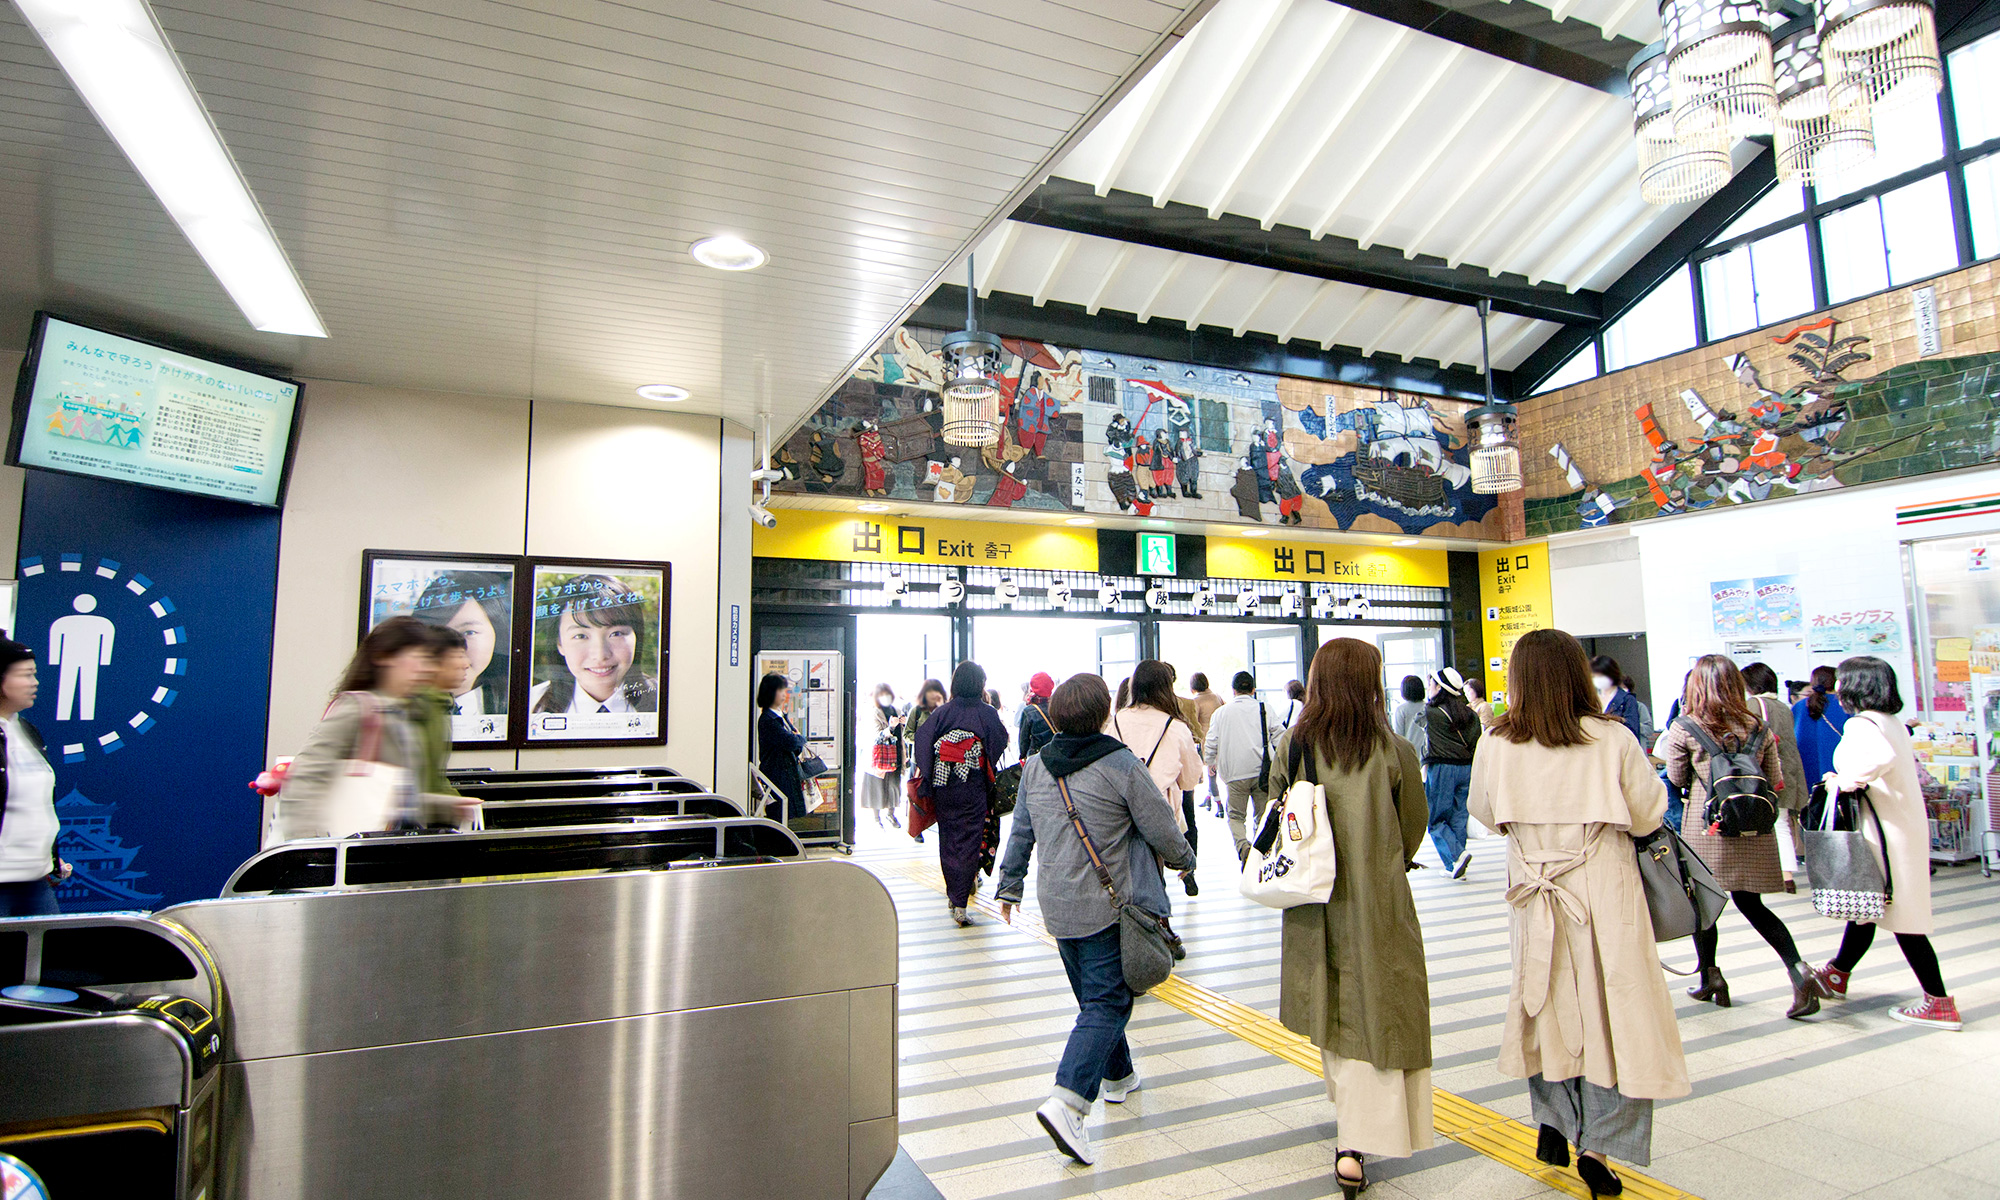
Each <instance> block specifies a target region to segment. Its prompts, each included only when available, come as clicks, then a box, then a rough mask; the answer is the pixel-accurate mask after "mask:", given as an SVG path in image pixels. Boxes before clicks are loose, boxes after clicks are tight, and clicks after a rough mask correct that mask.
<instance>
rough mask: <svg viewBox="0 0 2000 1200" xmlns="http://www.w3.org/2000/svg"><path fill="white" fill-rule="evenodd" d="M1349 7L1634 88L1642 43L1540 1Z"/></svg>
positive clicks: (1598, 83) (1598, 82)
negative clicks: (1629, 75) (1629, 72)
mask: <svg viewBox="0 0 2000 1200" xmlns="http://www.w3.org/2000/svg"><path fill="white" fill-rule="evenodd" d="M1339 3H1340V4H1341V6H1342V7H1344V8H1351V9H1353V10H1355V11H1356V12H1363V13H1367V14H1368V15H1369V16H1371V17H1380V18H1381V19H1382V20H1384V21H1390V22H1393V23H1395V24H1397V25H1401V26H1404V27H1405V28H1408V29H1414V30H1416V31H1417V32H1419V33H1427V34H1429V35H1430V36H1432V37H1434V38H1441V39H1443V40H1444V41H1447V42H1452V43H1455V44H1457V45H1460V46H1464V47H1466V48H1467V49H1470V50H1477V51H1479V52H1480V53H1482V54H1490V55H1492V56H1493V57H1495V58H1504V59H1506V60H1507V61H1508V62H1511V63H1519V64H1520V65H1521V66H1524V67H1530V68H1532V69H1534V70H1537V71H1540V72H1542V73H1543V74H1546V75H1553V76H1555V77H1556V78H1558V79H1567V80H1569V81H1570V82H1571V83H1580V84H1582V85H1583V86H1585V87H1588V88H1596V89H1597V90H1598V91H1601V92H1609V93H1611V94H1612V95H1614V96H1623V95H1626V94H1628V93H1629V92H1630V91H1631V87H1630V85H1629V84H1628V83H1627V82H1626V78H1625V64H1626V63H1627V62H1629V61H1631V58H1632V56H1633V55H1634V54H1636V53H1638V52H1639V50H1640V49H1641V48H1642V47H1641V46H1640V45H1639V43H1637V42H1635V41H1633V40H1632V39H1630V38H1625V37H1616V36H1613V37H1606V36H1605V34H1607V33H1610V32H1611V31H1609V30H1604V31H1600V30H1599V29H1598V28H1597V27H1596V26H1594V25H1589V24H1586V23H1584V22H1583V21H1580V20H1579V21H1558V20H1556V19H1555V18H1554V17H1553V16H1551V15H1550V14H1549V12H1548V11H1547V10H1545V9H1540V8H1537V7H1536V6H1534V5H1520V4H1508V3H1505V2H1504V0H1455V2H1446V3H1433V0H1339Z"/></svg>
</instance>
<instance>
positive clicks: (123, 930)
mask: <svg viewBox="0 0 2000 1200" xmlns="http://www.w3.org/2000/svg"><path fill="white" fill-rule="evenodd" d="M221 1010H222V999H221V994H220V988H219V985H218V982H217V979H216V975H215V971H214V968H213V966H212V964H211V963H210V962H209V959H208V955H207V952H206V951H205V950H204V949H203V948H202V946H201V945H200V943H199V942H198V941H197V940H196V939H195V938H193V937H191V936H190V935H189V934H188V933H187V931H185V930H183V929H181V928H179V927H177V926H175V925H174V924H173V923H172V922H171V921H164V920H154V919H152V918H148V917H144V916H140V915H137V914H133V913H112V914H107V915H103V916H77V917H35V918H25V919H14V920H4V921H0V1153H6V1154H9V1155H11V1156H13V1157H14V1158H16V1159H18V1160H19V1161H21V1162H22V1163H24V1164H25V1165H26V1166H27V1167H28V1168H29V1169H30V1170H32V1171H34V1172H35V1173H36V1174H37V1175H39V1176H40V1177H41V1180H42V1182H43V1183H44V1184H45V1185H46V1186H47V1188H48V1191H49V1194H50V1195H51V1196H55V1197H58V1198H60V1200H67V1197H71V1196H79V1197H81V1196H132V1197H174V1198H175V1200H207V1198H208V1197H209V1196H211V1195H212V1194H213V1183H214V1175H215V1165H216V1163H215V1153H214V1152H215V1127H216V1115H217V1111H216V1110H217V1098H218V1087H217V1082H218V1079H219V1078H220V1076H221V1072H220V1071H218V1070H215V1069H214V1068H215V1066H216V1063H217V1061H218V1057H219V1055H218V1051H219V1050H220V1048H221V1045H222V1038H221V1036H220V1031H219V1027H218V1022H217V1020H216V1016H217V1014H219V1013H220V1012H221Z"/></svg>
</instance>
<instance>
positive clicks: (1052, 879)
mask: <svg viewBox="0 0 2000 1200" xmlns="http://www.w3.org/2000/svg"><path fill="white" fill-rule="evenodd" d="M1110 719H1111V689H1109V688H1107V687H1106V686H1105V685H1104V681H1103V680H1102V679H1099V678H1098V677H1097V676H1095V675H1072V676H1071V677H1070V678H1069V679H1067V680H1065V681H1064V682H1063V684H1062V686H1061V687H1058V688H1057V689H1056V690H1055V694H1054V695H1053V696H1051V697H1050V698H1049V720H1050V722H1051V723H1053V724H1054V725H1055V730H1056V736H1055V737H1054V739H1052V740H1051V741H1050V742H1049V743H1048V745H1046V746H1044V747H1042V751H1041V753H1040V754H1037V755H1035V756H1034V757H1032V758H1029V759H1028V760H1027V761H1026V762H1025V763H1024V764H1023V765H1022V768H1021V793H1020V799H1019V801H1018V803H1017V804H1016V805H1015V808H1014V828H1013V832H1012V834H1011V835H1010V836H1009V838H1008V841H1007V855H1006V858H1005V859H1004V860H1002V862H1001V864H1000V887H999V889H998V891H997V893H996V895H998V897H999V900H1000V915H1001V917H1002V918H1003V919H1005V920H1007V921H1010V922H1011V921H1012V920H1013V919H1014V906H1015V905H1017V904H1019V903H1020V902H1021V888H1022V884H1023V882H1024V881H1025V879H1026V876H1027V873H1028V859H1029V857H1030V856H1031V855H1032V854H1033V853H1034V851H1035V843H1036V841H1037V838H1036V834H1035V831H1036V829H1038V828H1039V829H1041V830H1042V831H1043V833H1042V835H1041V838H1040V841H1041V843H1042V845H1041V851H1042V855H1041V860H1042V861H1041V866H1040V867H1039V868H1038V869H1037V871H1036V872H1035V895H1036V898H1037V899H1038V900H1039V901H1040V903H1041V907H1042V925H1043V926H1044V927H1045V928H1046V929H1047V930H1048V931H1049V933H1050V934H1052V935H1053V936H1054V937H1055V939H1056V952H1057V953H1058V954H1060V955H1061V956H1062V963H1063V970H1064V971H1065V972H1066V973H1067V974H1068V975H1069V986H1070V990H1071V991H1072V992H1074V993H1076V1002H1077V1007H1078V1010H1079V1011H1078V1012H1077V1016H1076V1025H1075V1027H1074V1028H1072V1029H1071V1030H1070V1034H1069V1043H1068V1045H1066V1046H1065V1047H1064V1048H1063V1056H1062V1062H1061V1064H1060V1065H1059V1066H1057V1068H1056V1086H1055V1092H1054V1093H1053V1094H1052V1095H1051V1096H1050V1097H1049V1099H1048V1101H1047V1102H1046V1103H1044V1104H1043V1105H1042V1106H1041V1107H1040V1108H1039V1109H1037V1110H1035V1116H1036V1117H1037V1118H1039V1119H1040V1120H1041V1123H1042V1128H1044V1129H1046V1130H1048V1131H1049V1136H1050V1137H1051V1138H1053V1139H1055V1143H1056V1148H1057V1149H1059V1150H1061V1151H1062V1152H1063V1153H1064V1154H1067V1155H1069V1156H1070V1157H1071V1158H1073V1159H1075V1160H1076V1161H1078V1162H1080V1163H1089V1162H1091V1161H1092V1154H1091V1149H1090V1136H1089V1134H1088V1133H1086V1132H1085V1131H1084V1127H1083V1121H1084V1118H1085V1117H1086V1116H1087V1115H1089V1112H1090V1106H1091V1104H1092V1103H1093V1102H1095V1101H1096V1099H1097V1097H1098V1093H1099V1092H1100V1091H1102V1093H1103V1095H1104V1099H1105V1102H1106V1103H1109V1104H1118V1103H1121V1102H1123V1101H1124V1099H1125V1098H1126V1097H1127V1096H1128V1095H1130V1094H1131V1093H1132V1092H1134V1091H1136V1090H1137V1089H1138V1087H1139V1071H1138V1068H1137V1067H1135V1066H1133V1065H1132V1050H1131V1047H1130V1046H1128V1045H1127V1044H1126V1042H1125V1023H1126V1021H1128V1020H1130V1019H1131V1016H1132V990H1131V989H1130V988H1128V987H1126V986H1125V968H1124V962H1123V960H1122V958H1121V957H1120V955H1119V949H1118V911H1117V909H1115V908H1113V907H1112V904H1111V898H1110V896H1109V895H1108V894H1107V893H1106V891H1105V889H1104V886H1103V884H1102V883H1101V882H1100V881H1099V880H1098V877H1097V870H1096V868H1095V867H1093V866H1092V865H1091V861H1090V855H1089V853H1088V852H1087V851H1086V850H1085V849H1084V845H1083V838H1082V836H1081V835H1080V834H1078V833H1077V831H1076V827H1075V826H1074V825H1073V824H1072V823H1071V821H1070V818H1069V809H1068V806H1067V805H1065V804H1064V802H1063V792H1064V791H1065V790H1066V791H1067V792H1068V794H1069V799H1070V801H1071V802H1073V803H1074V804H1075V805H1076V811H1077V815H1078V816H1079V817H1080V818H1081V819H1082V821H1083V825H1084V828H1085V829H1088V830H1089V831H1090V839H1091V841H1092V842H1094V843H1095V844H1096V846H1097V852H1098V855H1099V857H1100V858H1102V859H1103V861H1104V864H1105V867H1106V868H1107V870H1108V871H1109V872H1110V875H1111V882H1112V886H1113V887H1115V888H1117V889H1118V895H1119V897H1120V899H1121V900H1123V899H1127V898H1130V897H1132V896H1133V894H1134V892H1135V890H1136V891H1137V893H1138V894H1139V895H1140V896H1141V897H1145V896H1147V895H1153V896H1156V897H1158V899H1159V900H1164V898H1165V888H1164V886H1163V883H1162V881H1161V880H1160V879H1158V878H1157V877H1156V878H1154V879H1152V880H1148V881H1142V880H1137V879H1135V878H1134V872H1133V865H1132V863H1133V859H1134V857H1135V856H1134V854H1133V853H1132V851H1133V849H1134V841H1135V839H1137V840H1139V841H1143V842H1145V843H1146V844H1147V845H1149V846H1151V847H1152V851H1153V853H1154V854H1157V855H1158V856H1159V858H1160V859H1161V860H1162V861H1164V862H1165V863H1166V865H1167V866H1168V867H1169V868H1171V869H1173V870H1177V871H1178V870H1185V869H1188V868H1192V867H1193V866H1194V851H1192V850H1190V849H1188V844H1187V839H1186V838H1185V837H1183V836H1182V835H1181V831H1180V824H1179V822H1178V821H1177V820H1176V819H1175V813H1174V809H1173V807H1172V806H1170V805H1169V804H1168V803H1167V798H1166V797H1165V796H1164V795H1162V794H1161V792H1160V789H1159V787H1158V786H1157V785H1155V784H1154V782H1153V777H1152V776H1151V775H1150V774H1148V773H1147V771H1146V764H1144V763H1142V762H1140V761H1139V756H1138V755H1136V754H1134V753H1132V752H1131V751H1130V750H1128V749H1126V747H1125V744H1124V743H1123V742H1121V741H1119V740H1118V739H1117V738H1115V737H1111V736H1110V735H1108V734H1105V733H1103V732H1101V731H1102V730H1103V728H1104V725H1105V722H1107V721H1109V720H1110ZM1136 857H1137V858H1139V860H1140V861H1141V862H1148V861H1150V859H1151V857H1152V855H1146V854H1141V855H1138V856H1136ZM1154 870H1155V873H1156V876H1157V868H1154Z"/></svg>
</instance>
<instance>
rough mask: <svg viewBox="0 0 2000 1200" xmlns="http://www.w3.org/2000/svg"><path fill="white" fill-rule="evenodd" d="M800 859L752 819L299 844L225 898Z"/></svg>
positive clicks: (776, 829)
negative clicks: (274, 893)
mask: <svg viewBox="0 0 2000 1200" xmlns="http://www.w3.org/2000/svg"><path fill="white" fill-rule="evenodd" d="M804 856H805V848H804V847H803V846H801V845H800V844H799V840H798V838H797V837H796V836H794V835H793V834H792V831H791V830H789V829H786V828H785V827H784V826H782V825H780V824H778V823H777V822H776V821H767V820H764V819H763V818H761V817H734V818H721V819H717V818H706V817H696V818H682V819H678V820H676V819H671V818H668V819H656V820H634V821H630V822H627V823H624V824H619V825H572V826H556V827H554V828H539V827H530V828H522V829H487V830H481V831H479V832H477V833H435V832H430V831H415V832H409V833H387V834H363V835H361V836H358V837H348V838H332V837H327V838H303V839H300V840H298V841H292V842H285V843H284V844H282V845H278V846H273V847H271V848H270V849H268V850H262V851H259V852H258V853H256V854H254V855H252V856H251V857H250V858H249V859H248V860H247V861H245V862H244V863H243V865H242V866H240V867H238V868H236V872H235V873H234V874H233V875H231V876H230V877H229V881H228V882H227V883H225V884H223V885H222V894H223V895H224V896H249V895H261V894H264V893H268V892H300V891H319V890H337V889H343V888H355V887H386V886H408V885H415V884H441V883H451V882H457V881H460V880H468V879H472V880H480V879H491V878H495V877H498V876H506V877H509V878H527V877H531V876H566V875H584V874H605V873H609V872H612V871H638V870H647V869H652V868H675V867H705V866H715V865H718V864H723V863H745V862H778V861H783V860H786V859H798V858H803V857H804Z"/></svg>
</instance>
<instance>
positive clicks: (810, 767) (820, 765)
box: [799, 750, 833, 781]
mask: <svg viewBox="0 0 2000 1200" xmlns="http://www.w3.org/2000/svg"><path fill="white" fill-rule="evenodd" d="M832 770H833V768H832V767H829V766H827V765H826V760H825V759H823V758H821V757H820V756H819V754H818V753H817V752H815V751H812V750H807V751H805V752H804V753H802V754H800V755H799V779H800V780H802V781H803V780H807V779H818V778H819V777H820V776H822V775H825V774H827V773H829V772H831V771H832Z"/></svg>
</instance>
